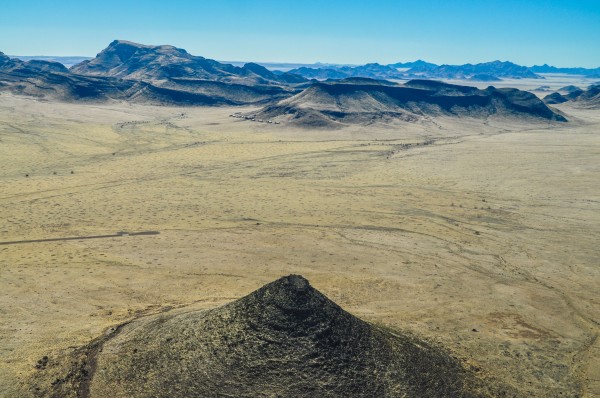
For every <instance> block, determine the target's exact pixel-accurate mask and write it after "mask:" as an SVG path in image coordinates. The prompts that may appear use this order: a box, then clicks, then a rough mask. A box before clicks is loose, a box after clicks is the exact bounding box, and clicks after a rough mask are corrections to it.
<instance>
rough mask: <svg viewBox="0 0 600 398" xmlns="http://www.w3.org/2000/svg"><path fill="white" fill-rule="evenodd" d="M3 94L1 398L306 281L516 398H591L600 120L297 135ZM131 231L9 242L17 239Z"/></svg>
mask: <svg viewBox="0 0 600 398" xmlns="http://www.w3.org/2000/svg"><path fill="white" fill-rule="evenodd" d="M250 110H251V109H250V108H244V109H240V108H236V109H225V108H215V109H209V108H169V107H150V106H131V105H127V104H111V105H91V104H88V105H82V104H76V105H75V104H58V103H48V102H39V101H35V100H32V99H26V98H19V97H12V96H9V95H6V94H1V95H0V187H1V191H0V215H1V216H0V396H1V397H15V396H19V397H25V396H28V394H29V395H32V396H33V395H34V388H33V387H34V386H32V385H31V376H32V375H34V374H35V373H39V372H43V371H44V370H43V369H42V370H39V369H36V367H35V365H36V363H37V362H38V360H40V359H41V358H43V357H44V356H48V358H49V361H50V362H51V361H52V360H53V358H56V357H57V356H58V355H60V354H61V353H64V352H66V351H68V350H70V349H73V348H74V347H77V346H81V345H83V344H85V343H87V342H88V341H90V340H91V339H92V338H94V337H96V336H99V335H101V334H102V333H103V332H104V331H105V330H107V329H108V328H110V327H115V326H116V325H119V324H121V323H123V322H125V321H127V320H130V319H133V318H135V317H137V316H139V315H142V314H150V313H153V312H157V311H161V310H164V309H165V308H167V307H183V306H194V307H197V308H209V307H214V306H217V305H220V304H223V303H226V302H229V301H231V300H233V299H236V298H238V297H241V296H243V295H245V294H248V293H249V292H251V291H253V290H254V289H256V288H258V287H260V286H262V285H263V284H265V283H267V282H270V281H272V280H274V279H276V278H278V277H280V276H282V275H287V274H290V273H296V274H301V275H303V276H305V277H306V278H307V279H309V280H310V282H311V284H312V285H313V286H315V288H317V289H319V290H320V291H321V292H323V293H324V294H326V295H327V296H328V297H330V298H331V299H332V300H333V301H335V302H337V303H338V304H340V305H341V306H342V307H343V308H344V309H346V310H348V311H349V312H351V313H352V314H355V315H357V316H359V317H361V318H363V319H365V320H368V321H371V322H374V323H379V324H385V325H388V326H390V327H392V328H396V329H401V330H407V331H410V332H413V333H416V334H419V335H422V336H424V337H426V338H427V339H430V340H432V341H437V342H439V343H440V344H443V345H444V346H446V347H447V348H449V349H451V350H452V351H453V352H454V353H455V354H456V355H458V356H460V357H462V358H465V359H466V360H467V361H468V362H469V363H471V364H472V365H473V366H475V367H477V368H479V369H480V374H482V377H488V378H490V379H493V380H501V381H503V382H506V383H509V384H511V385H513V386H515V387H516V388H517V389H519V390H520V391H522V393H523V396H536V397H542V396H548V397H556V396H559V395H560V394H562V395H561V396H573V397H593V396H600V340H598V338H597V337H598V334H599V332H600V297H599V296H598V291H600V268H599V266H598V258H600V249H599V247H600V245H599V238H598V237H599V236H600V184H598V181H600V161H599V159H600V135H599V134H598V131H600V130H599V129H600V115H599V114H598V112H597V111H589V110H588V111H585V110H578V109H575V108H569V107H567V106H563V107H562V108H561V110H562V111H564V112H565V113H566V114H567V115H568V117H569V119H570V120H571V122H569V123H564V124H553V125H536V126H528V127H527V128H525V127H523V125H519V124H517V123H516V122H509V121H501V120H496V121H494V120H490V121H488V122H485V123H482V122H480V121H473V120H464V119H463V120H452V119H436V120H424V121H421V122H420V123H417V124H408V123H404V124H398V125H396V126H392V127H378V126H371V127H352V128H347V129H340V130H331V131H308V130H299V129H292V128H290V127H287V126H285V125H283V124H282V125H268V124H265V123H263V124H259V123H252V122H247V121H242V120H239V119H236V118H231V117H229V114H230V113H233V112H237V111H250ZM122 231H127V232H131V233H133V232H143V231H158V232H160V234H158V235H127V234H121V235H120V236H115V237H107V238H100V239H81V240H65V241H48V242H32V243H17V244H3V242H13V241H22V240H41V239H54V238H67V237H83V236H97V235H115V234H117V233H118V232H122Z"/></svg>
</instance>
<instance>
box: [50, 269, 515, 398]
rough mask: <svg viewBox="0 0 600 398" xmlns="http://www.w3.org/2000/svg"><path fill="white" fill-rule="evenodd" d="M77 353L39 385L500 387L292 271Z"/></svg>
mask: <svg viewBox="0 0 600 398" xmlns="http://www.w3.org/2000/svg"><path fill="white" fill-rule="evenodd" d="M84 351H85V350H84ZM79 354H80V355H81V352H80V353H79ZM84 357H86V359H85V360H84V361H80V363H79V366H82V368H80V369H77V367H75V368H71V369H70V371H69V372H67V374H66V375H65V376H63V377H59V378H57V379H56V380H55V381H54V382H53V383H52V384H51V385H50V388H49V389H48V391H46V392H44V394H47V395H48V396H52V397H70V396H75V395H76V394H78V395H77V396H84V397H92V398H93V397H107V396H112V397H128V398H135V397H148V396H169V397H173V398H178V397H182V398H183V397H213V396H214V397H222V396H226V397H228V396H232V397H233V396H235V397H273V396H280V397H307V396H318V397H350V396H351V397H423V398H425V397H439V398H444V397H447V398H460V397H464V398H466V397H488V396H489V397H491V396H494V397H496V396H499V395H498V394H502V395H504V396H506V394H507V393H508V392H509V390H507V388H506V387H500V386H491V385H485V383H484V382H483V381H482V380H480V379H478V378H477V377H476V372H474V371H473V369H469V368H467V367H465V365H464V364H463V363H461V361H460V360H458V359H457V358H454V357H453V356H451V355H450V354H449V353H448V352H447V351H445V350H444V349H442V348H440V347H437V346H435V345H431V344H430V343H427V342H426V341H423V340H419V339H418V338H416V337H414V336H410V335H405V334H401V333H400V332H394V331H392V330H389V329H386V328H382V327H378V326H375V325H372V324H369V323H367V322H364V321H362V320H360V319H358V318H356V317H354V316H353V315H351V314H349V313H348V312H346V311H344V310H343V309H342V308H340V307H339V306H338V305H337V304H335V303H334V302H332V301H331V300H329V299H328V298H327V297H325V296H324V295H323V294H321V293H320V292H319V291H317V290H316V289H314V288H313V287H312V286H311V285H310V284H309V282H308V281H307V280H306V279H304V278H303V277H301V276H298V275H290V276H287V277H283V278H280V279H278V280H276V281H275V282H272V283H269V284H267V285H265V286H264V287H262V288H260V289H258V290H256V291H255V292H253V293H251V294H249V295H248V296H246V297H243V298H241V299H239V300H237V301H234V302H232V303H230V304H227V305H225V306H223V307H220V308H216V309H213V310H208V311H191V312H183V313H179V314H174V315H171V314H169V313H168V312H167V313H164V314H161V315H158V316H154V317H150V318H149V319H141V320H139V321H133V322H131V323H128V324H127V325H124V326H123V327H120V328H118V329H117V330H116V331H115V332H113V333H112V334H110V335H109V336H108V337H106V338H103V339H101V341H95V342H94V343H92V344H90V345H89V346H88V348H87V352H85V353H84ZM80 358H81V357H79V359H80ZM75 362H77V360H76V361H75ZM46 366H47V364H44V367H46ZM45 373H46V372H44V371H42V372H40V373H39V375H40V376H44V374H45Z"/></svg>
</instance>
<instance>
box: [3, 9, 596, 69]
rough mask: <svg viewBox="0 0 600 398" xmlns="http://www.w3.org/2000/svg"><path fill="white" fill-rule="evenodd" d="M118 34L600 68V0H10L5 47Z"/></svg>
mask: <svg viewBox="0 0 600 398" xmlns="http://www.w3.org/2000/svg"><path fill="white" fill-rule="evenodd" d="M114 39H126V40H131V41H136V42H140V43H144V44H172V45H175V46H177V47H181V48H185V49H186V50H188V51H189V52H190V53H192V54H195V55H202V56H205V57H208V58H214V59H219V60H229V61H263V62H267V61H278V62H285V61H287V62H306V63H312V62H318V61H320V62H330V63H354V64H360V63H366V62H379V63H392V62H399V61H412V60H416V59H419V58H420V59H425V60H427V61H431V62H435V63H449V64H462V63H467V62H471V63H476V62H485V61H491V60H495V59H500V60H510V61H513V62H516V63H519V64H524V65H533V64H542V63H549V64H552V65H556V66H585V67H598V66H600V0H584V1H578V0H544V1H542V0H531V1H527V0H519V1H516V0H504V1H497V0H452V1H450V0H446V1H441V0H439V1H438V0H432V1H425V0H423V1H418V0H411V1H402V0H396V1H385V0H381V1H377V0H371V1H353V0H345V1H340V0H319V1H314V0H304V1H275V0H262V1H261V0H229V1H228V0H219V1H216V0H213V1H200V0H196V1H183V0H169V1H157V0H145V1H138V0H131V1H127V0H120V1H115V0H103V1H94V0H86V1H82V0H77V1H72V0H64V1H61V0H54V1H51V0H28V1H21V0H3V1H2V3H1V5H0V51H2V52H4V53H6V54H14V55H89V56H93V55H95V54H96V53H98V52H99V51H101V50H102V49H103V48H104V47H106V46H107V45H108V44H109V43H110V42H111V41H112V40H114Z"/></svg>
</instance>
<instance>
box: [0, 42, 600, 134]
mask: <svg viewBox="0 0 600 398" xmlns="http://www.w3.org/2000/svg"><path fill="white" fill-rule="evenodd" d="M320 66H322V67H319V68H308V67H300V68H295V69H293V70H290V71H289V72H283V71H270V70H268V69H267V68H265V67H264V66H261V65H259V64H256V63H246V64H243V65H242V66H235V65H231V64H226V63H222V62H218V61H215V60H211V59H207V58H204V57H200V56H194V55H191V54H189V53H188V52H187V51H185V50H183V49H180V48H176V47H173V46H168V45H161V46H148V45H143V44H137V43H132V42H129V41H123V40H115V41H113V42H112V43H110V44H109V45H108V47H107V48H105V49H104V50H102V51H101V52H100V53H99V54H98V55H97V56H96V57H94V58H92V59H85V60H83V61H82V62H80V63H78V64H76V65H73V66H72V67H71V68H70V69H67V68H66V67H65V66H64V65H63V64H61V63H59V62H56V61H53V60H37V59H35V60H20V59H16V58H11V57H8V56H6V55H4V54H3V53H0V92H11V93H13V94H17V95H27V96H32V97H36V98H44V99H51V100H59V101H71V102H75V101H77V102H82V101H88V102H106V101H126V102H134V103H144V104H159V105H160V104H165V105H182V106H190V105H202V106H219V105H248V104H254V105H261V106H264V108H263V109H262V111H261V115H263V116H262V117H264V118H274V117H279V116H282V115H286V116H285V118H284V119H286V118H287V119H290V120H291V121H293V122H297V123H300V124H303V125H306V126H311V125H318V124H319V123H325V124H330V123H370V122H372V121H373V120H374V119H377V118H382V117H383V118H398V119H402V120H407V121H412V120H417V119H419V118H421V117H427V116H436V115H446V116H467V117H489V116H494V115H502V116H507V117H519V118H523V117H526V118H527V117H529V118H531V117H533V118H539V119H546V120H556V121H561V120H564V118H563V117H562V116H561V115H560V114H558V113H556V112H554V111H553V110H552V109H551V108H549V107H547V106H546V104H544V103H543V102H542V101H540V100H539V99H538V98H537V97H536V96H534V95H533V94H531V93H528V92H524V91H520V90H516V89H495V88H493V87H490V88H488V89H486V90H478V89H476V88H474V87H466V86H457V85H448V84H445V83H441V82H436V81H433V80H423V79H424V78H427V79H432V78H433V77H437V78H444V79H465V80H467V81H494V80H498V79H504V78H537V77H538V76H537V75H536V74H534V73H533V72H532V71H531V70H530V69H528V68H526V67H523V66H519V65H516V64H513V63H510V62H500V61H495V62H488V63H483V64H477V65H470V64H467V65H461V66H452V65H441V66H438V65H435V64H432V63H428V62H425V61H420V60H419V61H415V62H410V63H397V64H391V65H380V64H377V63H372V64H366V65H362V66H347V65H346V66H335V65H320ZM407 77H418V78H419V79H414V78H413V79H411V80H410V81H408V82H407V83H405V84H404V85H399V84H397V83H395V82H391V81H388V79H392V80H398V79H406V78H407ZM309 79H311V80H309ZM315 79H318V80H320V81H318V80H315ZM577 90H578V88H577V87H575V88H571V89H570V91H569V92H568V93H567V92H566V91H567V90H565V92H564V93H559V95H561V96H563V97H564V98H562V97H557V96H555V98H554V100H555V101H556V102H554V103H559V102H564V101H563V99H564V100H566V101H578V104H586V106H597V105H594V104H597V102H595V101H597V100H596V97H595V94H594V93H593V92H590V93H587V94H585V95H583V94H581V95H577V96H576V93H577V92H578V91H577ZM548 101H552V99H549V100H548ZM586 101H587V102H586ZM548 103H550V102H548ZM287 119H286V120H287Z"/></svg>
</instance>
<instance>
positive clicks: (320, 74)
mask: <svg viewBox="0 0 600 398" xmlns="http://www.w3.org/2000/svg"><path fill="white" fill-rule="evenodd" d="M289 73H293V74H296V75H300V76H303V77H305V78H307V79H319V80H325V79H343V78H347V77H368V78H373V79H392V80H408V79H422V78H426V79H453V80H472V81H490V82H491V81H498V80H501V79H543V76H540V75H538V73H565V74H572V75H585V76H588V77H599V76H600V68H596V69H585V68H556V67H553V66H548V65H544V66H534V67H527V66H521V65H517V64H514V63H512V62H501V61H493V62H485V63H480V64H464V65H436V64H432V63H430V62H425V61H421V60H419V61H415V62H407V63H396V64H389V65H380V64H376V63H374V64H366V65H359V66H335V65H328V66H324V67H306V66H305V67H301V68H296V69H291V70H290V71H289Z"/></svg>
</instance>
